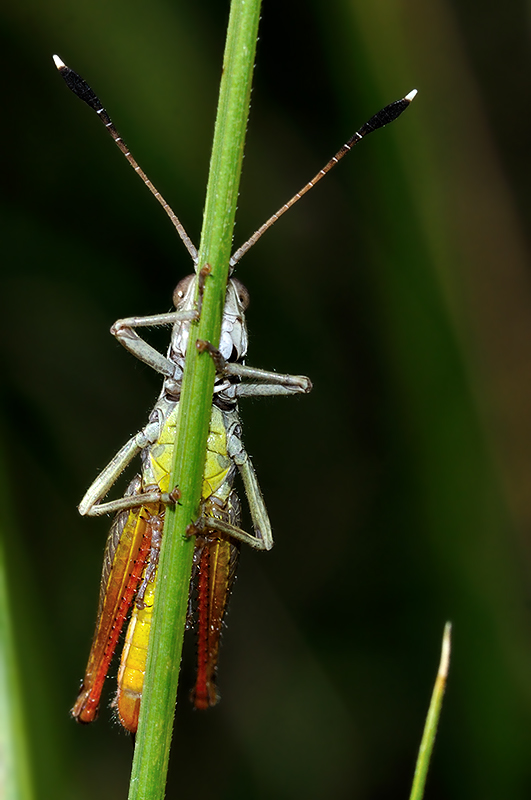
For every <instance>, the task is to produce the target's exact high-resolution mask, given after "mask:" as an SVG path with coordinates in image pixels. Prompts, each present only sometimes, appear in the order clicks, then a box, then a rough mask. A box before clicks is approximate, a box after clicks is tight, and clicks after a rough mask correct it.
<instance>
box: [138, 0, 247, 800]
mask: <svg viewBox="0 0 531 800" xmlns="http://www.w3.org/2000/svg"><path fill="white" fill-rule="evenodd" d="M259 17H260V2H259V0H233V1H232V3H231V10H230V18H229V25H228V32H227V42H226V46H225V55H224V60H223V74H222V79H221V86H220V95H219V103H218V113H217V118H216V126H215V131H214V143H213V147H212V157H211V162H210V173H209V179H208V188H207V196H206V202H205V213H204V218H203V231H202V235H201V245H200V248H199V263H198V267H197V268H198V270H199V269H200V268H201V267H202V266H204V265H206V264H209V265H210V267H211V274H210V276H209V277H208V278H207V280H206V284H205V290H204V296H203V303H202V311H201V319H200V321H199V323H198V324H194V325H193V326H192V335H191V336H190V342H189V347H188V352H187V356H186V367H185V371H184V377H183V387H182V394H181V399H180V403H179V423H178V432H177V441H176V445H175V459H174V470H173V473H172V479H171V480H172V484H171V485H173V486H175V485H178V486H179V488H180V490H181V493H182V497H181V500H180V503H179V504H178V505H176V506H175V507H174V508H171V507H170V508H168V510H167V512H166V523H165V528H164V539H163V545H162V550H161V555H160V563H159V568H158V579H157V600H156V603H155V609H154V617H153V625H152V631H151V637H150V643H149V656H148V663H147V671H146V680H145V685H144V693H143V699H142V706H141V713H140V720H139V728H138V734H137V741H136V748H135V756H134V760H133V770H132V775H131V785H130V791H129V800H154V799H155V798H162V797H164V788H165V783H166V773H167V767H168V759H169V751H170V743H171V734H172V728H173V717H174V710H175V701H176V695H177V684H178V677H179V666H180V661H181V650H182V639H183V633H184V627H185V622H186V611H187V603H188V587H189V583H190V573H191V565H192V556H193V541H192V540H191V539H189V538H187V537H186V528H187V526H188V525H189V523H190V522H192V521H193V520H194V519H195V518H196V517H197V514H198V508H199V501H200V497H201V485H202V477H203V469H204V464H205V452H206V441H207V436H208V430H209V423H210V415H211V407H212V393H213V388H214V377H215V374H214V373H215V371H214V365H213V363H212V360H211V358H210V357H209V355H208V354H206V353H203V354H200V353H198V351H197V349H196V347H195V341H196V339H197V338H200V339H204V340H207V341H211V342H213V343H217V342H218V341H219V334H220V329H221V316H222V312H223V305H224V301H225V290H226V285H227V278H228V262H229V257H230V249H231V244H232V230H233V226H234V217H235V213H236V203H237V197H238V188H239V181H240V172H241V164H242V159H243V147H244V141H245V131H246V127H247V118H248V113H249V100H250V94H251V82H252V72H253V65H254V55H255V50H256V38H257V34H258V22H259Z"/></svg>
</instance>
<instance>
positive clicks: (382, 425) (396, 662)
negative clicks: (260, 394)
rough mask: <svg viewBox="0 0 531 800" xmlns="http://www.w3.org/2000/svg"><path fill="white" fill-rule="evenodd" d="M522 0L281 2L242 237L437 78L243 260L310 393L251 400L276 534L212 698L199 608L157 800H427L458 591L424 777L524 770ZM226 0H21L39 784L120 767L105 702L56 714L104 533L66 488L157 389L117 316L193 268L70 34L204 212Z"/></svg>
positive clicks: (470, 780)
mask: <svg viewBox="0 0 531 800" xmlns="http://www.w3.org/2000/svg"><path fill="white" fill-rule="evenodd" d="M526 13H527V10H526V7H525V6H519V5H517V4H515V3H509V4H505V5H504V6H503V7H501V6H500V5H499V4H495V5H493V6H492V7H487V6H478V5H477V4H473V3H471V2H470V1H469V0H464V2H461V3H459V4H457V3H454V4H452V3H450V2H448V1H447V2H444V0H432V1H431V2H430V3H427V4H421V3H420V2H413V3H400V2H397V1H396V0H391V1H390V2H386V3H380V2H373V3H364V2H362V1H361V0H356V1H355V2H354V0H349V1H348V2H347V1H346V0H334V2H330V0H328V2H326V1H325V0H311V2H307V3H303V2H300V0H284V1H283V2H268V3H265V4H264V7H263V19H262V24H261V33H260V37H261V38H260V41H259V47H258V57H257V66H256V73H255V88H254V92H253V104H252V109H251V121H250V126H249V131H248V147H247V156H246V159H245V163H244V174H243V182H242V189H241V196H240V209H239V212H238V218H237V228H236V240H237V241H236V244H239V243H240V242H241V241H243V240H244V239H245V238H247V236H248V235H250V233H252V231H253V230H254V229H255V228H256V227H258V225H259V224H260V223H261V222H263V220H264V219H265V218H266V217H267V216H268V215H269V214H270V213H271V212H272V211H274V210H275V209H276V208H277V207H278V206H279V205H281V204H282V203H283V202H284V201H285V200H286V199H288V197H290V196H291V194H293V192H294V191H296V190H297V189H299V188H300V186H301V185H302V184H303V183H304V182H305V181H306V180H308V179H309V178H310V177H311V176H312V175H313V174H314V173H315V172H316V171H317V170H318V169H319V168H320V167H321V166H322V164H323V163H324V162H325V161H326V160H327V159H328V158H329V156H330V155H331V154H332V153H333V152H335V151H336V150H337V149H338V147H339V146H340V145H341V143H342V142H343V141H345V140H346V139H347V138H348V137H349V136H350V135H351V133H352V132H353V130H354V129H355V128H356V127H358V126H359V125H360V124H361V123H362V122H364V121H365V119H366V118H368V117H369V116H370V115H371V114H372V113H374V112H375V111H376V110H378V108H379V107H380V106H382V105H384V104H386V103H388V102H390V101H391V100H394V99H396V98H398V97H400V96H402V95H403V94H405V93H406V92H407V91H409V90H410V89H411V88H413V87H416V88H418V89H419V96H418V98H417V99H416V100H415V103H414V105H413V106H412V107H411V109H410V110H409V111H408V112H407V114H405V115H404V117H403V118H401V119H400V120H399V121H398V122H397V123H396V124H395V125H393V126H392V127H391V128H388V129H385V130H383V131H381V132H379V133H377V134H375V135H374V136H373V137H370V138H369V139H368V140H367V141H366V142H364V143H363V144H362V145H361V146H360V147H359V148H356V150H355V152H354V153H353V154H352V155H351V156H349V158H348V160H347V161H346V162H345V163H344V164H342V165H341V167H339V168H338V170H337V171H336V172H335V173H332V175H330V176H329V177H328V178H327V179H326V181H325V182H323V183H322V184H321V185H320V186H319V187H318V188H317V189H316V190H315V191H314V192H313V193H312V195H310V196H309V197H307V198H305V199H304V200H303V201H302V202H301V203H300V204H299V205H298V206H297V207H296V208H295V209H293V210H292V211H291V212H290V213H289V215H287V216H286V217H285V218H284V219H283V220H282V221H281V222H279V223H278V225H277V226H276V227H275V228H274V229H273V230H272V231H270V232H269V233H268V234H267V236H266V237H264V239H263V240H262V241H260V243H259V244H258V245H257V246H256V247H255V249H254V250H253V251H252V252H251V253H249V254H248V255H247V256H246V257H245V259H244V260H243V261H242V263H241V265H240V266H239V269H238V277H240V278H241V279H242V280H243V281H244V282H245V283H246V285H247V286H248V288H249V290H250V294H251V308H250V311H249V316H248V320H249V324H250V331H251V344H250V356H249V363H252V364H253V365H256V366H260V367H264V368H274V369H277V370H279V371H283V372H287V371H289V372H295V373H302V374H308V375H309V376H310V377H311V378H312V380H313V382H314V391H313V392H312V394H311V395H310V396H309V397H302V398H293V399H289V400H286V401H285V402H283V401H282V400H271V401H267V400H263V401H256V402H248V403H246V404H245V406H244V407H243V408H242V415H243V419H244V422H245V427H246V443H247V446H248V449H249V450H250V452H251V453H253V454H254V463H255V465H256V468H257V471H258V474H259V478H260V481H261V484H262V489H263V492H264V495H265V497H266V501H267V504H268V508H269V511H270V515H271V519H272V522H273V527H274V531H275V536H276V547H275V549H274V551H273V552H272V553H271V554H268V555H263V554H256V553H244V554H243V557H242V564H241V567H240V576H239V580H238V582H237V584H236V588H235V592H234V596H233V599H232V602H231V610H230V614H229V618H228V630H227V633H226V636H225V641H224V646H223V652H222V656H221V664H220V676H219V682H220V689H221V693H222V702H221V703H220V705H219V707H218V708H216V709H215V710H213V711H212V712H209V713H207V714H205V715H200V714H197V713H193V712H192V710H191V709H190V708H189V704H188V701H187V692H188V688H189V686H190V685H191V683H192V674H193V668H194V665H193V660H194V642H193V637H191V636H190V637H189V642H188V645H187V647H188V651H187V652H186V653H185V658H184V667H183V676H184V677H183V679H182V686H181V696H180V700H179V706H178V710H177V722H176V730H175V736H174V747H173V755H172V761H171V788H170V789H169V790H168V797H173V796H180V795H178V793H181V795H183V796H189V795H190V794H192V793H193V794H194V795H195V796H196V797H197V798H198V800H209V799H210V798H214V797H215V798H224V797H231V798H239V797H245V798H246V800H248V799H249V798H253V799H254V798H256V799H257V800H261V798H266V797H267V798H270V797H275V798H278V800H284V799H285V800H291V799H292V798H303V797H304V798H305V800H321V798H329V797H334V798H337V799H338V800H341V798H351V797H355V798H359V799H360V800H386V799H387V798H395V797H397V796H402V797H405V796H407V792H408V791H409V786H410V783H411V777H412V773H413V768H414V763H415V757H416V750H417V747H418V744H419V741H420V736H421V732H422V725H423V722H424V715H425V712H426V709H427V705H428V702H429V697H430V693H431V688H432V682H433V679H434V676H435V672H436V667H437V661H438V656H439V644H440V637H441V633H442V629H443V624H444V621H445V620H446V619H451V620H452V622H453V626H454V627H453V632H454V649H453V662H452V666H451V672H450V680H449V685H448V690H447V694H446V698H445V704H444V707H443V714H442V720H441V725H440V729H439V737H438V741H437V743H436V748H435V755H434V762H433V765H432V771H431V776H430V780H429V782H428V789H427V797H429V798H433V800H442V799H444V800H446V798H452V800H459V798H467V800H471V798H474V800H476V799H477V800H491V799H492V800H499V798H504V800H520V798H524V797H529V793H530V791H531V775H530V766H529V764H530V760H529V752H530V749H531V725H530V710H531V709H530V706H531V677H530V676H531V669H530V668H531V658H530V656H531V652H530V645H529V632H530V630H529V629H530V624H529V614H528V607H529V529H530V525H531V493H530V491H529V486H530V481H531V420H530V417H531V413H530V409H531V283H530V279H529V253H528V251H529V239H528V234H527V225H526V223H527V219H528V217H529V213H530V210H531V209H530V194H529V191H528V187H529V184H530V181H531V174H530V173H531V158H530V155H529V153H530V149H529V141H530V136H531V130H530V129H531V105H530V103H531V101H530V98H531V69H530V66H531V64H530V63H529V62H530V60H531V54H530V47H529V19H528V17H526ZM227 15H228V4H221V3H219V2H213V0H206V2H203V3H201V4H196V3H192V2H189V1H188V0H180V1H178V0H173V2H169V0H151V2H150V3H132V4H131V3H125V2H122V0H113V2H111V3H103V2H100V0H95V1H94V0H93V1H92V2H90V3H89V2H85V0H73V1H72V2H70V3H65V2H55V1H54V0H52V1H51V2H47V3H42V2H31V0H21V1H20V2H16V3H15V2H14V0H6V2H5V3H4V4H3V7H2V10H1V11H0V35H1V47H0V53H1V56H0V57H1V58H2V61H3V62H4V63H3V65H2V67H3V69H2V73H1V74H2V75H3V76H4V80H3V91H2V106H3V113H4V123H3V125H2V129H1V136H2V148H1V154H2V170H1V176H2V177H1V192H2V194H1V199H0V203H1V214H0V218H1V222H2V242H3V259H2V260H3V268H2V271H1V275H0V281H1V291H2V314H1V324H2V335H1V338H0V352H1V357H2V378H3V392H2V412H3V414H2V434H3V435H2V443H3V446H4V448H5V453H4V458H5V460H6V462H7V463H8V465H9V469H8V472H7V482H8V487H7V488H8V489H9V491H10V493H11V495H12V497H13V500H12V502H11V509H10V512H11V518H12V519H13V520H14V523H15V524H16V530H15V531H13V532H12V533H10V534H8V536H7V537H6V542H5V543H4V547H5V550H6V558H7V560H8V562H9V571H10V578H11V605H12V607H13V609H14V621H15V625H16V629H17V633H18V647H19V654H20V660H21V682H22V685H23V686H24V687H25V702H26V709H27V712H28V716H29V720H30V724H31V729H32V736H33V738H32V746H33V754H34V759H35V764H36V782H37V786H38V789H39V791H40V797H42V798H49V797H54V798H58V800H62V798H69V797H75V798H76V800H84V798H87V799H88V798H93V797H98V798H99V799H100V800H106V798H111V797H113V798H114V797H125V795H126V790H127V789H126V787H127V781H128V772H129V767H130V757H131V746H130V742H129V741H128V739H127V738H126V737H125V736H123V735H121V734H120V732H119V731H118V729H117V727H116V726H113V725H112V724H109V720H110V718H111V714H110V712H109V711H108V709H107V707H106V706H104V707H103V708H102V712H101V719H100V720H99V721H98V722H97V723H96V724H95V725H93V726H91V727H90V728H81V727H79V726H76V725H75V724H74V723H73V722H72V721H71V720H70V719H69V717H68V709H69V707H70V706H71V704H72V702H73V700H74V698H75V695H76V690H77V686H78V681H79V679H80V678H81V675H82V672H83V668H84V663H85V659H86V656H87V653H88V648H89V643H90V637H91V635H92V626H93V622H94V615H95V610H96V603H97V593H98V576H99V569H100V561H101V556H102V552H103V546H104V541H105V537H106V531H107V528H108V520H105V519H103V520H100V521H94V520H92V521H91V520H81V519H80V518H78V515H77V512H76V504H77V502H78V501H79V499H80V498H81V496H82V494H83V492H84V490H85V489H86V487H87V486H88V484H89V483H90V482H91V481H92V479H93V478H94V476H95V475H96V473H97V471H98V469H100V468H102V467H103V466H104V465H105V464H106V463H107V461H108V459H109V458H110V457H111V456H112V455H113V454H114V453H115V452H116V450H117V449H118V448H119V447H120V446H121V445H122V444H123V442H124V441H125V440H126V439H127V437H128V436H130V435H131V434H132V433H133V432H134V431H136V430H137V429H139V428H140V427H141V425H142V424H143V422H144V420H145V418H146V415H147V412H148V410H149V408H150V406H151V405H152V404H153V402H154V400H155V397H156V394H157V393H158V391H159V385H160V381H159V379H158V378H157V376H155V375H152V374H151V373H150V372H149V370H148V369H147V368H144V367H143V366H142V365H139V364H138V363H135V361H134V359H132V358H131V357H129V356H128V355H127V354H126V353H125V352H123V351H122V350H121V348H120V347H119V345H118V344H116V343H115V342H114V341H113V340H112V339H111V337H110V336H109V334H108V329H109V327H110V325H111V324H112V322H113V321H114V320H115V319H117V318H119V317H123V316H128V315H132V314H150V313H156V312H161V311H164V310H169V309H170V307H171V292H172V289H173V286H174V285H175V283H176V282H177V280H178V279H179V278H180V277H182V276H183V275H185V274H186V273H187V272H189V271H190V263H189V259H188V257H187V254H186V252H185V251H184V248H183V247H182V245H181V244H180V243H179V242H178V241H177V238H176V236H175V234H174V231H173V229H172V227H171V225H170V224H169V222H168V220H167V219H166V218H165V215H164V214H163V213H162V212H161V210H160V208H159V207H158V205H157V203H155V202H154V201H153V199H152V197H151V196H150V195H149V193H148V192H147V191H146V190H145V189H144V188H143V187H142V185H141V184H140V182H139V181H138V179H137V178H136V177H135V176H134V174H133V171H132V170H131V168H130V167H129V166H128V165H127V164H126V163H125V160H124V159H123V158H122V157H121V156H120V154H119V153H118V151H117V150H116V148H115V147H114V146H113V144H112V142H111V141H110V139H108V137H106V136H105V133H104V131H103V129H102V128H101V126H100V125H99V124H98V121H97V120H96V119H95V118H94V116H93V115H92V114H91V112H90V111H89V110H88V109H87V108H86V107H84V106H83V105H82V104H81V103H79V101H77V100H76V99H75V98H74V97H73V96H72V95H70V94H69V93H68V92H67V90H66V89H65V87H64V85H63V83H62V81H61V79H60V78H59V76H58V75H57V74H56V72H55V69H54V67H53V64H52V61H51V54H52V53H54V52H57V53H59V55H60V56H61V57H62V58H63V59H64V60H65V61H66V62H67V63H68V64H69V65H70V66H71V67H73V68H74V69H76V70H77V71H79V72H80V73H81V74H82V75H83V76H84V77H85V78H86V79H87V80H88V81H89V82H90V83H91V85H92V86H93V87H94V89H95V90H96V91H97V92H98V94H99V95H100V96H101V99H102V101H103V102H104V104H105V105H106V106H107V108H108V110H109V113H110V114H111V117H112V118H113V120H114V122H115V124H116V125H117V127H118V129H119V131H120V132H121V133H122V135H123V136H124V138H125V140H126V141H127V143H128V145H129V146H130V147H131V150H132V151H133V153H134V154H135V156H136V158H137V160H138V161H139V163H140V164H141V165H142V167H143V168H144V169H145V170H146V172H147V173H148V175H149V176H150V177H151V179H152V180H153V181H154V183H155V184H156V185H157V187H158V188H159V189H160V190H161V192H162V193H163V194H164V195H165V197H166V198H167V199H168V200H169V201H170V202H171V204H172V206H173V208H174V210H175V211H176V213H178V214H179V216H180V217H181V219H182V221H183V223H184V224H185V226H186V227H187V228H188V231H189V233H190V235H191V236H192V238H193V239H195V240H197V239H198V234H199V230H200V226H201V211H202V204H203V198H204V188H205V182H206V175H207V169H208V159H209V154H210V143H211V136H212V127H213V121H214V115H215V106H216V98H217V84H218V79H219V70H220V64H221V56H222V52H223V44H224V29H225V25H226V21H227ZM154 341H155V342H157V343H158V344H159V346H160V347H161V348H164V347H165V345H166V341H167V338H166V337H165V336H164V334H162V335H160V336H159V335H158V334H157V335H155V336H154ZM115 672H116V667H115V668H114V673H115ZM109 684H112V681H109ZM112 691H113V689H112V686H111V685H110V686H109V689H108V698H109V699H110V698H111V696H112ZM0 724H1V721H0Z"/></svg>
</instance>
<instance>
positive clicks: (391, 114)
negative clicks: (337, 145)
mask: <svg viewBox="0 0 531 800" xmlns="http://www.w3.org/2000/svg"><path fill="white" fill-rule="evenodd" d="M416 94H417V90H416V89H413V90H412V91H411V92H409V94H406V96H405V97H404V98H403V99H402V100H395V102H394V103H390V105H388V106H385V108H382V110H381V111H378V113H377V114H375V115H374V116H373V117H371V118H370V120H369V121H368V122H366V123H365V125H362V126H361V128H360V129H359V130H358V131H356V133H355V134H354V135H353V136H351V137H350V139H349V140H348V142H345V144H344V145H343V147H342V148H341V149H340V150H338V151H337V153H336V154H335V156H333V157H332V158H331V159H330V161H329V162H328V163H327V164H325V166H324V167H323V168H322V169H321V170H320V171H319V172H318V173H317V175H316V176H315V177H314V178H312V180H311V181H309V183H307V184H306V185H305V186H303V187H302V189H301V190H300V191H299V192H297V194H294V195H293V197H292V198H291V200H288V202H287V203H285V204H284V205H283V206H282V207H281V208H279V210H278V211H277V212H276V213H275V214H273V216H271V217H269V219H268V220H267V222H264V224H263V225H262V226H261V227H260V228H258V230H257V231H255V233H253V235H252V236H251V238H250V239H248V240H247V241H246V242H245V243H244V244H242V246H241V247H239V248H238V250H236V252H235V253H234V255H233V256H231V259H230V262H229V264H230V266H231V270H232V269H233V268H234V266H235V264H237V263H238V261H239V260H240V258H241V257H242V256H243V255H245V253H246V252H247V251H248V250H250V249H251V247H252V246H253V244H256V242H257V241H258V239H259V238H260V237H261V236H262V235H263V234H264V233H265V232H266V231H267V229H268V228H270V227H271V226H272V225H274V224H275V222H276V221H277V219H280V217H281V216H282V214H285V213H286V211H287V210H288V209H289V208H291V207H292V206H294V205H295V203H296V202H297V201H298V200H300V199H301V197H302V196H303V195H305V194H306V192H309V191H310V189H313V187H314V186H315V184H316V183H319V181H320V180H321V178H324V176H325V175H326V173H327V172H330V170H331V169H332V167H335V165H336V164H337V163H338V162H339V161H341V159H342V158H343V156H345V155H346V154H347V153H348V152H349V150H352V148H353V147H354V145H356V144H358V142H361V140H362V139H363V137H364V136H366V135H367V134H368V133H372V132H373V131H376V130H378V128H383V126H384V125H387V124H388V123H389V122H394V120H395V119H397V117H399V116H400V114H401V113H402V112H403V111H405V110H406V108H407V107H408V106H409V104H410V103H411V101H412V100H413V99H414V97H415V95H416Z"/></svg>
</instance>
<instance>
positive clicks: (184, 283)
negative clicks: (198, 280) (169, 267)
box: [173, 275, 195, 308]
mask: <svg viewBox="0 0 531 800" xmlns="http://www.w3.org/2000/svg"><path fill="white" fill-rule="evenodd" d="M194 278H195V275H187V276H186V278H183V279H182V280H180V281H179V283H178V284H177V286H176V287H175V290H174V292H173V305H174V306H175V308H179V306H180V305H181V304H182V302H183V300H184V298H185V296H186V294H187V292H188V289H189V288H190V284H191V283H192V281H193V279H194Z"/></svg>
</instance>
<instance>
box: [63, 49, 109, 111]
mask: <svg viewBox="0 0 531 800" xmlns="http://www.w3.org/2000/svg"><path fill="white" fill-rule="evenodd" d="M53 60H54V64H55V66H56V67H57V69H58V70H59V74H60V75H61V77H62V78H63V79H64V82H65V83H66V85H67V86H68V88H69V89H70V91H72V92H74V94H75V95H77V96H78V97H79V99H80V100H83V102H84V103H86V104H87V105H89V106H90V107H91V108H93V109H94V111H98V112H100V111H102V110H103V106H102V104H101V101H100V99H99V97H98V96H97V95H96V94H95V93H94V92H93V90H92V89H91V88H90V86H89V85H88V83H87V82H86V81H84V80H83V78H82V77H81V75H78V74H77V72H74V70H73V69H70V67H67V66H66V64H65V63H64V61H63V60H62V59H60V58H59V56H53Z"/></svg>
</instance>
